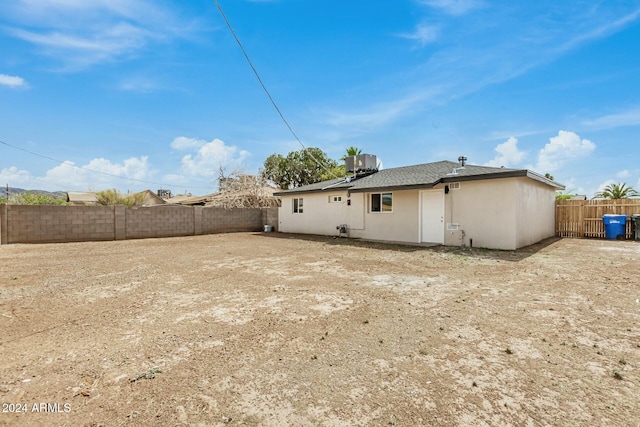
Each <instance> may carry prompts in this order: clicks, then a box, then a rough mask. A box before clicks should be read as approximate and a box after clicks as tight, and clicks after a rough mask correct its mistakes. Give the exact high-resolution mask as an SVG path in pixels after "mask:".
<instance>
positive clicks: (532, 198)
mask: <svg viewBox="0 0 640 427" xmlns="http://www.w3.org/2000/svg"><path fill="white" fill-rule="evenodd" d="M434 189H435V190H440V191H442V194H443V197H444V204H445V214H444V223H443V225H442V226H443V234H444V244H445V245H447V246H460V245H462V244H464V245H465V246H469V245H470V244H471V240H473V246H474V247H482V248H491V249H506V250H513V249H518V248H521V247H523V246H527V245H530V244H533V243H535V242H538V241H540V240H542V239H544V238H547V237H551V236H553V235H554V227H555V218H554V214H555V190H554V189H553V188H552V187H549V186H547V185H544V184H542V183H538V182H537V181H534V180H532V179H529V178H525V177H518V178H502V179H491V180H486V181H482V180H479V181H462V182H460V188H459V189H457V190H451V191H449V193H448V194H444V185H439V186H436V187H435V188H434ZM434 189H429V190H434ZM392 193H393V212H392V213H370V212H369V209H368V201H369V200H370V193H353V194H351V195H350V199H351V206H347V204H346V203H345V202H343V203H342V204H333V203H329V202H328V197H329V196H332V195H338V194H340V195H342V196H343V200H345V201H346V200H347V197H346V192H342V193H340V192H333V193H322V194H306V195H302V196H298V197H303V199H304V212H303V213H302V214H293V202H292V200H293V196H283V197H282V207H281V208H280V211H279V219H280V224H279V226H280V231H283V232H288V233H309V234H323V235H337V231H336V226H337V225H338V224H347V225H348V226H349V236H350V237H355V238H364V239H371V240H386V241H401V242H408V243H417V242H419V241H420V206H419V205H420V190H404V191H393V192H392ZM448 224H458V226H459V230H458V231H453V230H448V229H447V225H448Z"/></svg>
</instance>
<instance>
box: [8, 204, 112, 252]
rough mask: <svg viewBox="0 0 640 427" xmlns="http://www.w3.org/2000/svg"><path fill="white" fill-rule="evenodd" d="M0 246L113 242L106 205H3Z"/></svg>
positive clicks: (110, 211)
mask: <svg viewBox="0 0 640 427" xmlns="http://www.w3.org/2000/svg"><path fill="white" fill-rule="evenodd" d="M0 210H1V211H2V219H1V220H0V224H1V225H0V226H1V227H2V232H1V235H2V241H1V243H55V242H78V241H84V240H113V239H114V238H115V235H114V217H115V216H114V210H113V207H109V206H47V205H42V206H30V205H9V206H2V208H1V209H0Z"/></svg>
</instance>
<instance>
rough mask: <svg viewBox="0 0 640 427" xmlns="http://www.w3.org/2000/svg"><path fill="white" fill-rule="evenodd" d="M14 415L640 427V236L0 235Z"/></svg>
mask: <svg viewBox="0 0 640 427" xmlns="http://www.w3.org/2000/svg"><path fill="white" fill-rule="evenodd" d="M0 292H1V293H0V327H1V331H2V332H1V334H0V400H1V402H2V408H1V409H2V412H1V413H0V425H20V426H22V425H25V426H44V425H47V426H127V425H136V426H139V425H149V426H151V425H167V426H224V425H249V426H253V425H264V426H348V425H353V426H368V425H372V426H388V425H398V426H417V425H434V426H439V425H441V426H483V425H487V426H507V425H514V426H541V425H552V426H638V425H639V424H640V244H639V243H637V242H619V241H602V240H578V239H563V240H558V239H552V240H548V241H545V242H543V243H541V244H538V245H535V246H532V247H529V248H525V249H523V250H519V251H516V252H508V251H489V250H482V249H472V250H469V249H466V250H463V249H461V248H448V249H447V248H440V247H437V248H424V247H407V246H398V245H387V244H378V243H366V242H358V241H353V240H347V239H332V238H324V237H303V236H291V235H281V234H275V233H264V234H263V233H239V234H219V235H210V236H197V237H185V238H172V239H149V240H129V241H117V242H116V241H114V242H88V243H67V244H43V245H22V244H20V245H5V246H0Z"/></svg>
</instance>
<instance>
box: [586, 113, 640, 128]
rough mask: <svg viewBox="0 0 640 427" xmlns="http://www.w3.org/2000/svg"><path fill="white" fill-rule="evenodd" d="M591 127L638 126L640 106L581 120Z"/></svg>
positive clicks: (639, 124)
mask: <svg viewBox="0 0 640 427" xmlns="http://www.w3.org/2000/svg"><path fill="white" fill-rule="evenodd" d="M583 124H584V125H586V126H588V127H590V128H593V129H598V130H602V129H611V128H618V127H623V126H640V108H633V109H630V110H628V111H623V112H621V113H616V114H609V115H606V116H602V117H598V118H596V119H593V120H587V121H585V122H583Z"/></svg>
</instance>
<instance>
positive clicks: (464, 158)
mask: <svg viewBox="0 0 640 427" xmlns="http://www.w3.org/2000/svg"><path fill="white" fill-rule="evenodd" d="M458 163H460V167H461V168H463V167H464V165H466V164H467V158H466V157H465V156H460V157H458Z"/></svg>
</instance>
